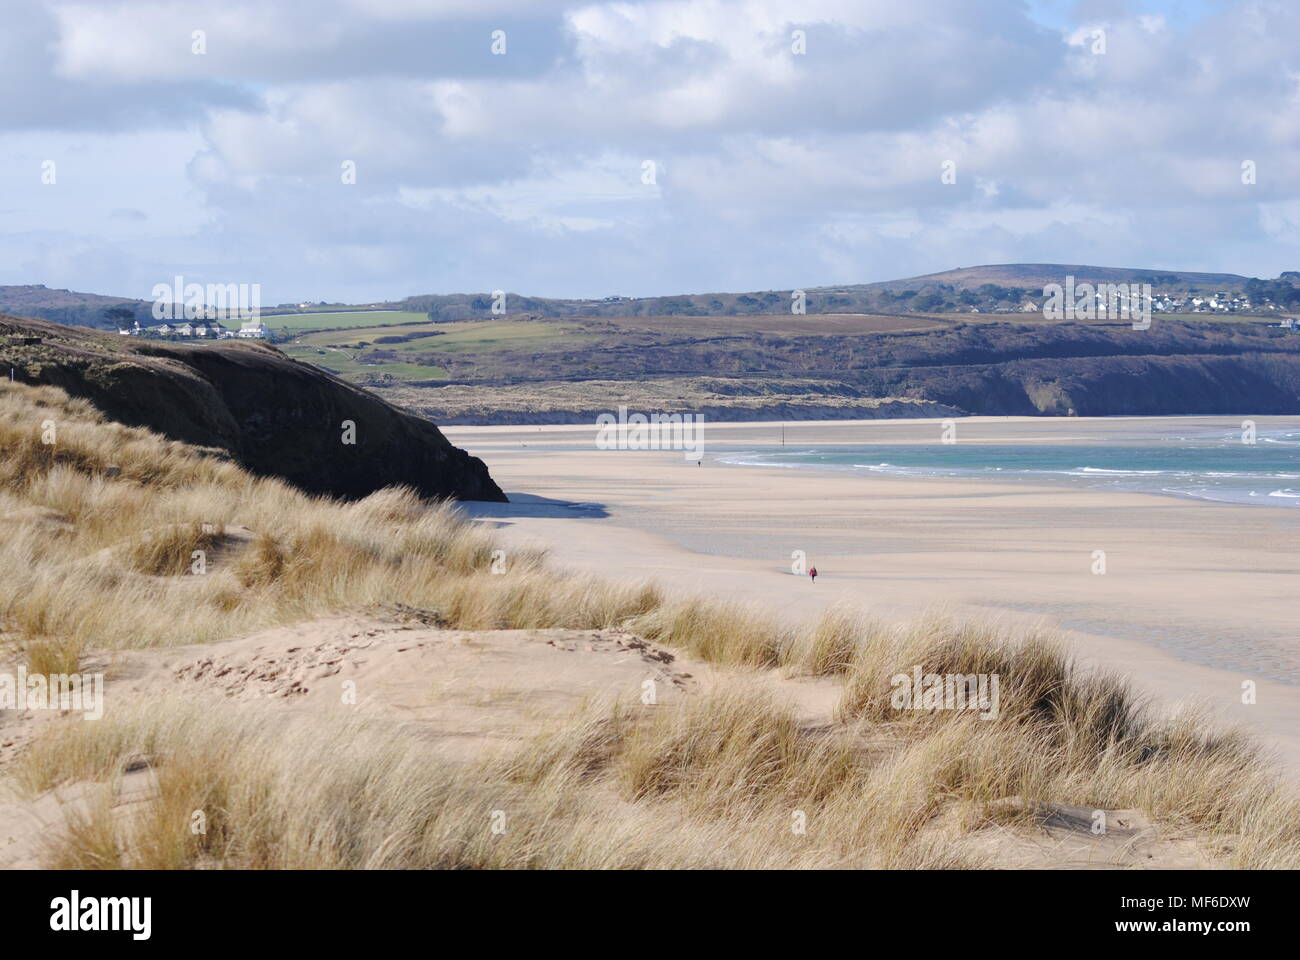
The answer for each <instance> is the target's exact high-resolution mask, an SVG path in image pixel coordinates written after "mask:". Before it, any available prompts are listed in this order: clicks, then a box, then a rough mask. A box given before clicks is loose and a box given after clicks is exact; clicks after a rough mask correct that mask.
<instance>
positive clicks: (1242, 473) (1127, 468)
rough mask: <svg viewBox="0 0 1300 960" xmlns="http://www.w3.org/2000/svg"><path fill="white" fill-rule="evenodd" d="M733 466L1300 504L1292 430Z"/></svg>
mask: <svg viewBox="0 0 1300 960" xmlns="http://www.w3.org/2000/svg"><path fill="white" fill-rule="evenodd" d="M718 459H719V460H720V462H723V463H730V464H737V465H742V466H764V467H789V468H791V469H813V470H815V469H823V470H841V471H849V472H856V473H861V474H864V475H867V474H887V475H893V476H904V477H907V476H913V477H965V478H970V479H991V480H1020V481H1022V482H1023V481H1035V482H1051V483H1066V484H1074V485H1079V486H1084V487H1092V488H1103V489H1114V490H1123V491H1129V492H1137V493H1159V494H1166V495H1172V496H1182V497H1190V498H1194V499H1199V500H1210V501H1218V502H1222V503H1250V504H1257V505H1267V506H1274V507H1277V506H1297V505H1300V431H1271V432H1270V431H1260V432H1259V433H1258V434H1257V435H1256V437H1255V442H1254V443H1243V442H1242V439H1241V434H1240V433H1239V432H1233V433H1224V434H1204V435H1199V436H1196V435H1193V436H1180V435H1169V436H1164V437H1159V438H1157V439H1154V440H1143V441H1117V442H1112V443H1069V444H1047V443H985V442H979V443H975V442H965V443H962V442H958V443H950V444H944V443H933V444H870V445H838V444H837V445H834V446H830V445H828V446H824V447H782V448H779V449H776V450H773V449H771V448H767V449H763V450H754V451H738V452H735V453H729V454H725V455H723V456H721V457H719V458H718Z"/></svg>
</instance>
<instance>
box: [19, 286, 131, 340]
mask: <svg viewBox="0 0 1300 960" xmlns="http://www.w3.org/2000/svg"><path fill="white" fill-rule="evenodd" d="M115 307H121V308H125V309H128V310H130V311H131V312H132V316H133V317H134V318H135V319H138V320H139V321H140V323H141V324H150V323H155V322H156V321H155V320H154V319H153V316H152V311H153V302H152V301H151V300H134V299H131V298H130V297H105V296H101V295H100V294H98V293H78V292H77V291H75V290H59V289H51V288H49V287H47V286H45V284H43V283H31V284H26V285H22V286H0V313H8V314H12V315H13V316H16V317H40V318H41V319H43V320H53V321H54V322H55V323H66V324H72V325H74V326H78V327H96V328H98V329H101V330H114V329H116V328H117V321H116V320H115V319H114V318H113V317H111V316H109V315H108V314H107V311H108V310H111V309H113V308H115ZM127 324H128V325H129V324H130V321H129V320H128V321H127Z"/></svg>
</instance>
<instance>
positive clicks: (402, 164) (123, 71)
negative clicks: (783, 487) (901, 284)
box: [0, 0, 1300, 304]
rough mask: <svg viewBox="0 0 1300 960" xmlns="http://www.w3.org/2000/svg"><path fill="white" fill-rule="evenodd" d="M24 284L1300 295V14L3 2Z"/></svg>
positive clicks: (351, 290) (8, 239)
mask: <svg viewBox="0 0 1300 960" xmlns="http://www.w3.org/2000/svg"><path fill="white" fill-rule="evenodd" d="M0 2H2V3H3V12H4V17H3V28H2V32H0V84H2V85H3V88H4V89H5V90H6V91H7V94H6V96H5V97H4V98H3V99H0V283H3V284H20V283H44V284H46V285H47V286H50V287H64V288H70V289H74V290H83V291H90V292H95V293H104V294H113V295H119V296H133V297H141V298H146V299H148V298H150V296H151V290H152V288H153V287H154V286H155V285H156V284H159V283H171V282H172V281H173V278H174V277H176V276H181V277H183V278H184V281H185V282H187V283H189V282H197V283H200V284H206V283H221V284H226V283H249V284H252V283H257V284H260V287H261V300H262V303H263V304H276V303H282V302H296V301H299V300H313V301H318V300H326V301H330V302H334V301H340V302H348V303H363V302H371V301H375V300H388V299H396V298H400V297H404V296H408V295H412V294H418V293H461V292H479V291H491V290H497V289H500V290H507V291H510V292H514V293H520V294H528V295H534V296H556V297H604V296H610V295H623V296H652V295H663V294H672V293H703V292H715V291H746V290H785V289H793V288H811V287H817V286H826V285H835V284H850V283H867V282H872V281H877V280H889V279H894V278H900V277H908V276H915V275H918V274H924V273H931V272H937V271H941V270H947V269H951V268H955V267H963V266H972V265H976V264H982V263H1012V262H1050V263H1082V264H1093V265H1101V266H1130V267H1142V268H1151V269H1166V270H1206V271H1222V272H1231V273H1241V274H1245V275H1248V276H1261V277H1275V276H1277V275H1278V274H1279V273H1280V272H1281V271H1283V270H1296V269H1300V42H1298V41H1300V3H1296V2H1294V0H1235V2H1234V0H906V2H899V0H796V2H782V0H625V2H612V3H600V2H596V3H591V2H579V3H571V2H566V0H531V2H522V0H186V2H172V0H129V2H118V0H82V2H60V0H44V2H42V0H0Z"/></svg>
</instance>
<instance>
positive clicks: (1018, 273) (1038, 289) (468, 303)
mask: <svg viewBox="0 0 1300 960" xmlns="http://www.w3.org/2000/svg"><path fill="white" fill-rule="evenodd" d="M1068 276H1073V277H1074V279H1075V282H1076V283H1093V284H1097V283H1149V284H1151V286H1152V290H1153V292H1154V293H1157V294H1160V293H1177V294H1186V293H1204V294H1215V293H1227V294H1240V293H1243V292H1247V291H1254V292H1256V293H1259V294H1268V295H1272V296H1281V297H1284V298H1285V297H1291V298H1292V299H1290V300H1289V301H1287V302H1285V303H1283V304H1282V306H1283V307H1287V308H1290V309H1295V307H1296V306H1297V305H1300V288H1298V287H1295V286H1293V283H1294V282H1296V281H1297V280H1300V277H1298V276H1297V274H1296V273H1295V271H1288V272H1287V273H1284V274H1283V275H1282V278H1280V279H1279V280H1274V281H1261V280H1257V279H1255V278H1252V277H1243V276H1240V275H1238V274H1235V273H1194V272H1189V271H1179V270H1153V269H1142V268H1133V267H1094V266H1087V265H1084V264H1052V263H1009V264H991V265H987V266H978V267H962V268H960V269H957V270H948V271H945V272H943V273H932V274H927V275H925V276H920V277H908V278H905V279H901V280H884V281H878V282H875V283H861V284H849V285H844V286H829V287H809V288H806V289H805V290H804V291H803V293H804V305H805V309H806V311H807V312H808V313H820V314H828V313H864V314H889V313H970V312H972V311H975V310H979V311H981V312H986V313H987V312H994V311H999V312H1007V313H1010V312H1015V311H1018V310H1021V309H1022V308H1023V307H1024V305H1025V304H1026V303H1027V302H1030V303H1033V302H1038V301H1041V299H1042V291H1043V287H1044V286H1046V285H1047V284H1049V283H1060V284H1064V283H1065V281H1066V277H1068ZM793 296H794V291H793V290H788V289H787V290H756V291H750V292H748V293H698V294H674V295H671V296H663V297H638V298H612V299H605V300H566V299H548V298H543V297H528V296H523V295H519V294H514V293H510V294H508V295H507V297H506V301H505V309H506V311H507V312H508V313H510V314H519V313H530V314H535V315H537V316H540V317H609V318H614V317H668V316H678V317H717V316H759V315H766V314H779V313H785V314H788V313H790V312H791V306H792V300H793ZM493 302H494V301H493V299H492V296H491V295H490V294H486V293H480V294H427V295H422V296H415V297H408V298H407V299H405V300H403V301H400V303H399V304H398V305H396V306H397V309H402V310H410V311H413V312H418V313H425V314H427V315H428V316H430V317H431V318H432V319H434V320H473V319H484V318H488V317H490V316H492V306H493Z"/></svg>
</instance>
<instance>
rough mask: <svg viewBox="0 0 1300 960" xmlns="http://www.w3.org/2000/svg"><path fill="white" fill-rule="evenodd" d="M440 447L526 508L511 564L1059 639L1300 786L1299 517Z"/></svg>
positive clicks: (576, 447) (505, 515) (967, 484)
mask: <svg viewBox="0 0 1300 960" xmlns="http://www.w3.org/2000/svg"><path fill="white" fill-rule="evenodd" d="M1167 419H1168V418H1109V417H1106V418H1089V419H1083V418H1071V419H1070V420H1068V421H1066V420H1058V421H1055V422H1054V423H1052V424H1044V422H1043V418H1034V417H1024V418H1001V417H998V418H978V420H975V423H976V424H978V425H982V426H983V427H986V428H987V429H989V430H991V431H996V432H998V433H1001V434H1003V436H1002V437H1001V439H1002V440H1003V442H1006V439H1007V437H1006V434H1007V432H1008V430H1010V432H1011V433H1012V434H1014V435H1016V442H1039V441H1050V442H1060V440H1061V437H1060V436H1059V435H1058V436H1050V434H1052V433H1056V434H1060V433H1063V432H1064V431H1062V430H1061V429H1060V428H1061V427H1068V428H1070V430H1071V431H1073V432H1082V433H1084V434H1091V436H1084V437H1081V438H1080V439H1093V440H1096V439H1098V436H1099V435H1101V436H1102V437H1103V438H1104V436H1105V435H1108V434H1111V433H1113V431H1114V430H1115V429H1116V427H1117V426H1121V427H1122V426H1126V425H1132V424H1134V423H1138V422H1147V423H1148V424H1149V423H1151V422H1152V421H1155V422H1167ZM1180 419H1192V418H1180ZM1202 419H1208V420H1213V421H1217V423H1216V426H1217V425H1219V424H1222V422H1223V421H1224V420H1230V418H1220V417H1214V418H1202ZM1257 419H1259V420H1260V421H1261V423H1262V422H1263V421H1265V420H1268V421H1279V422H1282V421H1285V422H1288V424H1294V423H1295V422H1296V420H1295V418H1282V417H1277V418H1262V417H1261V418H1257ZM941 422H942V421H940V420H936V419H925V420H920V421H916V420H913V421H899V420H887V421H858V422H845V421H829V422H826V423H817V424H813V423H801V424H799V425H797V427H796V429H795V433H796V435H797V436H798V438H799V439H798V442H803V439H804V438H812V437H816V442H818V443H834V442H840V443H859V442H862V439H861V438H860V437H858V436H855V435H854V434H856V433H859V432H861V431H863V430H864V429H865V430H867V431H869V432H871V433H876V432H885V431H888V432H889V433H890V434H893V435H894V436H899V437H902V436H906V435H909V434H911V433H914V432H917V431H922V432H924V434H925V435H929V436H930V437H932V436H933V430H934V429H936V428H935V427H934V425H935V424H938V423H941ZM961 422H962V423H963V424H966V423H970V422H971V420H964V421H961ZM1238 422H1239V421H1238ZM772 427H773V425H772V424H771V423H768V422H765V421H764V422H757V423H747V424H732V423H728V424H722V425H714V426H713V427H712V428H711V430H710V436H709V444H710V446H711V447H715V452H716V446H715V445H719V444H722V445H726V444H729V443H742V444H749V445H752V443H753V437H754V436H755V434H763V435H766V434H770V433H771V432H772ZM443 430H444V433H446V435H447V436H448V438H449V439H450V440H451V441H452V442H453V443H455V444H456V445H458V446H466V447H467V448H468V449H469V450H470V452H471V453H473V454H474V455H476V456H481V457H483V458H484V459H486V460H487V462H488V463H489V464H490V465H491V469H492V473H493V476H494V477H496V478H497V481H498V483H500V484H501V485H502V487H503V489H505V490H506V491H507V493H508V495H509V496H510V497H511V500H512V501H513V502H512V503H509V504H495V505H493V504H481V505H480V504H474V505H466V510H467V512H468V513H469V514H470V515H472V516H475V517H477V518H479V519H480V520H481V521H482V522H485V523H492V524H494V525H497V526H500V527H501V533H502V535H503V536H504V537H505V539H506V542H507V543H514V544H517V545H519V546H523V545H524V544H529V545H540V546H544V547H546V548H547V549H549V551H550V552H551V554H552V556H553V557H554V559H555V560H556V561H557V563H558V565H560V566H562V567H567V568H570V569H576V570H583V571H589V572H593V573H598V574H601V575H603V576H613V577H620V578H623V577H649V578H652V579H656V580H658V581H660V582H661V583H664V584H665V585H667V586H670V587H673V588H680V589H682V590H683V591H684V592H692V593H705V594H709V595H713V596H716V597H719V598H735V599H738V600H742V601H748V602H752V603H754V604H756V605H758V606H760V607H763V608H765V609H767V610H769V611H771V612H773V613H776V614H779V615H784V616H788V617H792V618H794V619H801V620H802V619H809V618H811V617H814V616H816V614H817V613H818V612H819V611H820V610H821V609H823V608H824V607H825V606H827V605H829V604H830V603H831V602H833V601H835V600H838V599H846V600H849V601H851V602H854V603H856V604H858V605H860V606H863V607H865V608H866V609H868V610H869V611H871V612H873V613H875V614H876V615H878V616H881V617H882V618H884V619H890V620H904V619H914V618H915V617H917V616H921V615H923V614H924V613H925V612H926V611H928V610H933V609H935V608H942V609H948V610H951V611H952V612H954V613H959V614H972V615H978V616H982V617H985V618H989V619H994V620H998V621H1000V622H1003V623H1005V624H1006V625H1007V626H1008V627H1012V628H1014V627H1017V626H1023V625H1026V624H1029V623H1034V622H1047V623H1051V624H1061V625H1063V626H1064V629H1063V631H1062V632H1063V633H1065V634H1066V635H1067V637H1068V638H1069V640H1070V641H1071V643H1072V645H1073V647H1074V649H1075V650H1076V653H1077V655H1078V656H1079V659H1080V660H1081V661H1083V662H1085V663H1090V664H1096V665H1100V666H1106V667H1110V668H1112V669H1114V670H1116V671H1117V672H1119V673H1121V674H1123V675H1124V676H1126V677H1128V678H1129V679H1131V680H1132V682H1133V683H1134V685H1135V686H1136V687H1137V688H1138V689H1140V690H1142V691H1144V692H1147V693H1149V694H1150V695H1151V696H1153V697H1155V698H1157V699H1158V700H1160V701H1164V702H1174V701H1179V700H1186V699H1199V700H1202V701H1205V702H1207V703H1208V704H1209V705H1210V706H1211V707H1212V708H1213V709H1214V710H1215V711H1216V712H1217V713H1219V714H1220V715H1221V716H1223V717H1224V718H1225V719H1227V720H1229V721H1236V722H1242V723H1244V724H1245V725H1247V726H1248V727H1250V728H1252V729H1255V730H1256V731H1258V732H1260V733H1262V734H1263V735H1264V737H1265V739H1266V741H1267V742H1269V743H1270V744H1271V745H1273V746H1275V747H1277V748H1278V750H1279V752H1280V753H1281V755H1282V757H1283V759H1284V761H1285V763H1286V765H1287V767H1288V768H1289V770H1290V771H1291V772H1292V773H1295V772H1297V771H1300V644H1297V643H1296V642H1295V641H1294V640H1293V639H1292V638H1293V627H1292V622H1293V617H1292V616H1291V614H1290V610H1291V609H1292V607H1293V603H1292V602H1291V600H1290V591H1292V590H1294V584H1296V583H1300V559H1297V558H1296V557H1294V556H1293V555H1291V554H1290V553H1289V551H1288V548H1287V544H1289V543H1294V542H1295V534H1300V517H1297V516H1293V513H1294V511H1292V510H1290V509H1288V508H1286V507H1285V506H1277V507H1273V508H1272V509H1269V508H1268V507H1264V506H1257V505H1249V506H1247V505H1240V504H1222V503H1216V502H1212V501H1193V500H1189V499H1186V498H1182V497H1177V496H1172V495H1158V494H1153V493H1128V492H1121V491H1113V490H1099V489H1091V488H1082V487H1071V486H1058V485H1049V484H1041V483H1040V484H1033V483H1027V482H1021V481H1020V480H1019V479H1016V480H1001V479H999V480H996V481H993V480H983V479H967V478H951V477H927V478H912V477H897V476H883V475H871V474H867V475H863V474H848V475H845V474H842V473H838V472H836V471H816V470H809V471H803V470H798V471H796V470H790V469H787V468H780V467H776V468H773V467H755V466H747V467H744V468H743V469H742V468H739V467H734V466H731V467H728V468H726V469H719V468H718V465H716V464H714V463H712V462H711V461H709V460H708V459H706V461H705V464H704V466H703V467H697V466H695V464H694V463H686V462H685V461H684V460H683V459H682V458H681V454H680V453H675V452H656V451H596V450H594V449H592V447H591V446H590V443H591V438H592V437H594V435H595V427H594V426H593V425H583V426H577V427H575V426H561V425H543V426H525V427H501V426H493V427H450V428H443ZM790 433H791V425H789V424H787V440H789V435H790ZM718 434H722V436H721V437H719V436H718ZM728 434H730V435H731V436H730V437H729V436H727V435H728ZM768 439H769V440H771V439H774V438H771V437H768ZM918 440H919V441H920V442H924V436H918ZM778 442H779V441H778ZM931 442H932V441H931ZM566 448H567V449H566ZM1279 528H1280V529H1279ZM1288 533H1289V534H1291V535H1290V536H1288ZM796 549H803V550H805V551H806V553H807V554H808V556H809V558H810V562H812V563H816V564H817V565H818V566H819V569H820V571H821V574H822V575H821V576H820V577H819V578H818V581H817V583H816V584H815V585H814V584H810V582H809V581H808V580H807V579H806V578H803V577H796V576H793V575H792V574H791V572H790V570H789V564H790V562H791V561H790V559H789V557H790V554H791V553H792V551H793V550H796ZM1095 550H1104V551H1105V553H1106V561H1107V565H1108V569H1107V570H1106V572H1105V573H1104V574H1103V575H1096V574H1093V573H1092V572H1091V571H1090V566H1091V564H1092V563H1093V559H1092V554H1093V551H1095ZM818 558H821V559H818ZM814 591H815V592H814ZM1245 681H1251V682H1252V683H1254V684H1255V689H1256V695H1257V702H1256V703H1255V704H1252V705H1243V704H1242V703H1241V699H1242V684H1243V682H1245Z"/></svg>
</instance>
